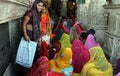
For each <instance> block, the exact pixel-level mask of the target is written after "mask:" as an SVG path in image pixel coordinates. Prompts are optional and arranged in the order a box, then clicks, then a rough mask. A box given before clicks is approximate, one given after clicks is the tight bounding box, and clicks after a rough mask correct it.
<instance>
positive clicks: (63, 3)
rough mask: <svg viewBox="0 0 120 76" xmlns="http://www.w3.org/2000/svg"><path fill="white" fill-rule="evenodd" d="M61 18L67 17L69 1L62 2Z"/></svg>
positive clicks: (63, 0)
mask: <svg viewBox="0 0 120 76" xmlns="http://www.w3.org/2000/svg"><path fill="white" fill-rule="evenodd" d="M61 16H67V0H61Z"/></svg>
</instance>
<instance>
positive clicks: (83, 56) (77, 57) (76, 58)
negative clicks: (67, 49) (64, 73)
mask: <svg viewBox="0 0 120 76" xmlns="http://www.w3.org/2000/svg"><path fill="white" fill-rule="evenodd" d="M72 55H73V56H72V65H73V72H74V73H80V72H81V69H82V68H83V66H84V64H85V63H86V62H87V61H88V60H89V52H88V50H87V49H86V48H85V47H84V45H83V44H82V42H81V41H80V40H79V39H75V40H74V41H73V43H72Z"/></svg>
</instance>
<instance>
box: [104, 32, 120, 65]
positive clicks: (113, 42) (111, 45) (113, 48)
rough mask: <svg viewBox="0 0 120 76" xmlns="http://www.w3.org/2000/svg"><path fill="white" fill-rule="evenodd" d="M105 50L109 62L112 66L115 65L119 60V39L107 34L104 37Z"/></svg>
mask: <svg viewBox="0 0 120 76" xmlns="http://www.w3.org/2000/svg"><path fill="white" fill-rule="evenodd" d="M105 40H106V43H105V44H104V45H105V47H107V50H104V51H105V53H107V54H108V55H109V56H110V62H111V63H112V65H114V66H115V65H116V63H117V59H119V58H120V37H117V36H114V35H112V34H110V33H108V32H106V35H105Z"/></svg>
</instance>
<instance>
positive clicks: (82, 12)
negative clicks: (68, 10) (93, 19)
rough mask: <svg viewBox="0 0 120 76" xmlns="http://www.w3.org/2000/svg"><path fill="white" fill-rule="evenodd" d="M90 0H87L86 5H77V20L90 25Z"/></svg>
mask: <svg viewBox="0 0 120 76" xmlns="http://www.w3.org/2000/svg"><path fill="white" fill-rule="evenodd" d="M89 3H90V0H86V3H85V4H77V20H78V21H80V22H83V23H84V24H85V25H88V15H89V13H88V8H89Z"/></svg>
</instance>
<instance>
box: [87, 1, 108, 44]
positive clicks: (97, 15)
mask: <svg viewBox="0 0 120 76" xmlns="http://www.w3.org/2000/svg"><path fill="white" fill-rule="evenodd" d="M105 2H106V0H91V2H90V4H89V8H88V28H89V29H90V28H93V29H95V31H96V34H95V36H96V39H97V41H98V42H99V43H100V44H101V45H103V43H104V36H105V30H106V29H107V25H106V22H107V17H106V15H105V9H104V8H103V5H104V4H105Z"/></svg>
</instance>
